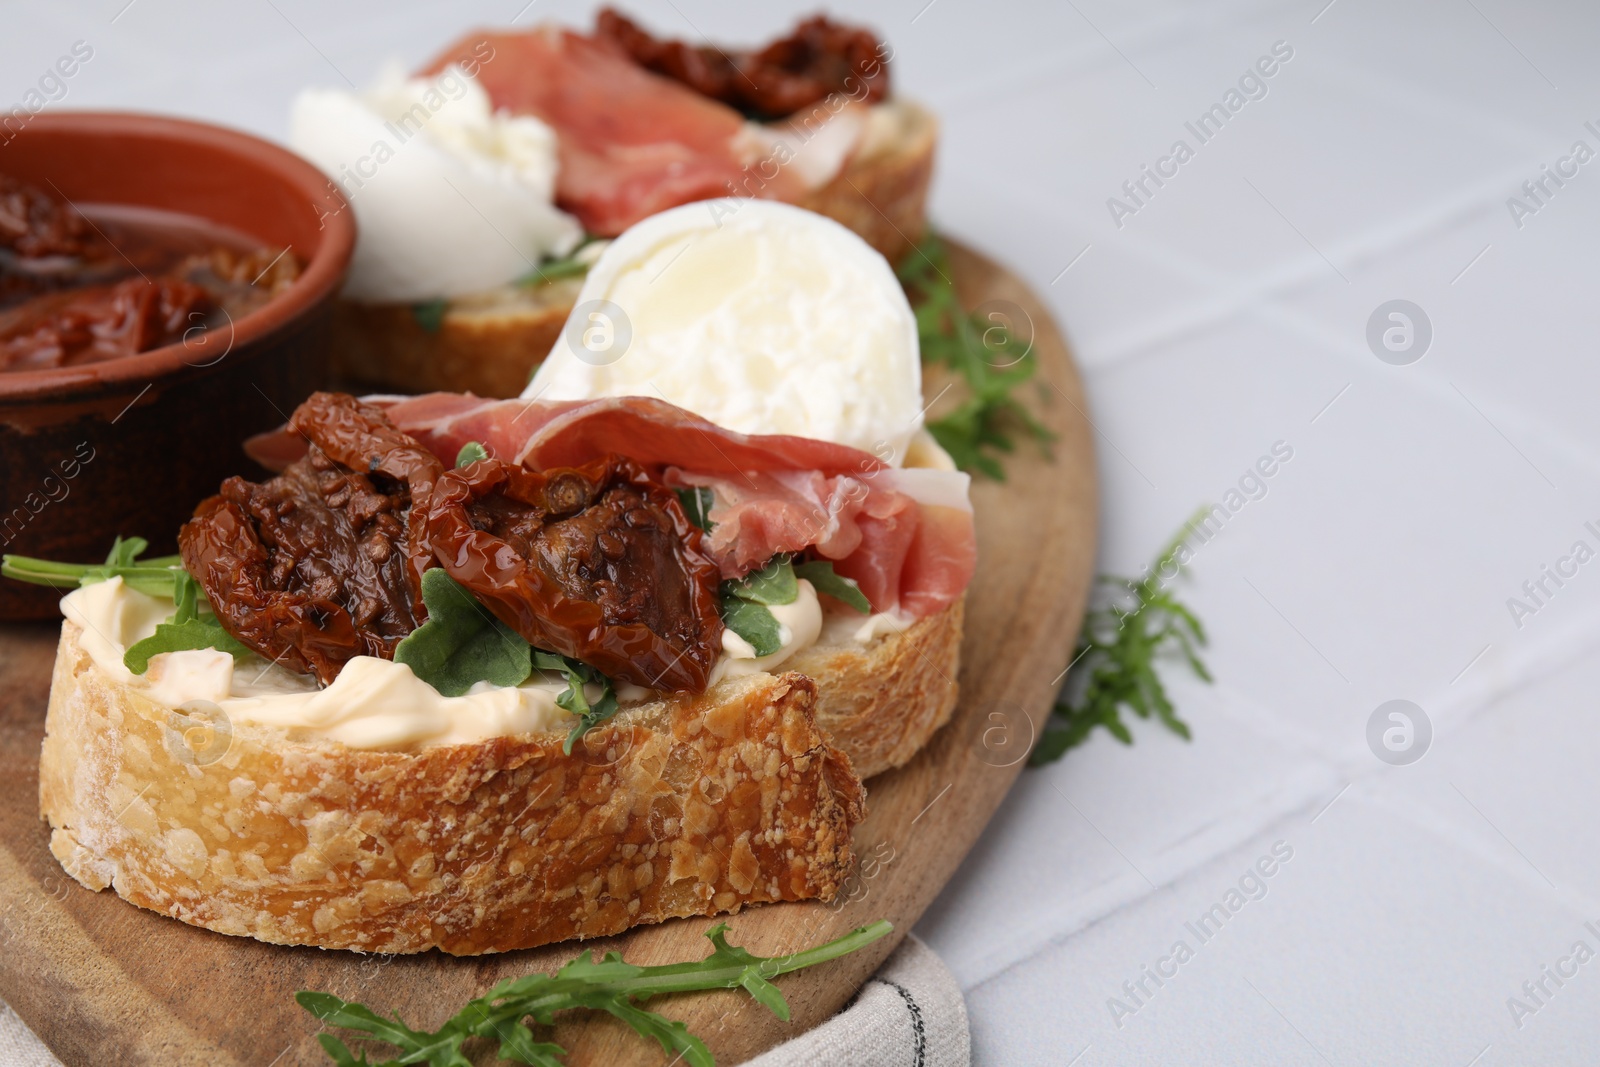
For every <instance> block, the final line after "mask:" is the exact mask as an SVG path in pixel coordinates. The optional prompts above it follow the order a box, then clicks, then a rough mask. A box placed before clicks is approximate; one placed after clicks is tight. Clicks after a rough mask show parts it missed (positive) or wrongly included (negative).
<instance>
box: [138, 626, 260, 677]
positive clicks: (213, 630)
mask: <svg viewBox="0 0 1600 1067" xmlns="http://www.w3.org/2000/svg"><path fill="white" fill-rule="evenodd" d="M197 648H214V649H216V650H217V651H218V652H227V653H229V654H230V655H232V656H233V658H234V659H241V658H243V657H245V656H248V655H249V654H250V651H251V650H250V649H249V648H248V647H246V646H245V645H243V644H241V643H240V642H239V640H238V639H237V638H235V637H234V636H233V635H232V634H230V633H229V632H228V631H226V630H224V629H223V628H222V623H220V622H218V621H217V617H216V616H215V615H198V616H196V617H194V618H191V619H188V620H186V621H184V622H163V623H157V624H156V632H155V633H153V634H151V635H150V636H149V637H146V638H145V639H144V640H142V641H135V642H134V643H133V644H132V645H131V646H129V648H128V650H127V651H126V652H124V653H123V654H122V662H123V663H125V664H127V667H128V669H129V670H130V671H132V672H133V673H134V674H143V673H144V672H145V671H147V670H149V669H150V657H152V656H157V655H160V654H161V653H163V652H184V651H188V650H190V649H197Z"/></svg>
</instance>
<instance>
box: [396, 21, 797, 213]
mask: <svg viewBox="0 0 1600 1067" xmlns="http://www.w3.org/2000/svg"><path fill="white" fill-rule="evenodd" d="M485 42H487V44H488V46H489V47H490V48H492V49H493V52H492V56H491V58H490V59H489V60H487V61H483V60H482V59H481V58H480V57H481V54H482V53H481V51H480V49H481V48H482V45H483V44H484V43H485ZM469 62H470V63H471V64H472V68H470V69H476V71H477V74H476V78H477V81H478V83H479V84H480V85H482V86H483V88H484V91H485V92H487V93H488V95H489V100H490V102H491V103H492V104H493V105H494V107H495V108H496V109H497V110H498V109H504V110H507V111H510V112H512V113H513V114H519V115H533V116H536V117H537V118H539V119H541V120H543V121H544V122H545V123H546V124H547V125H549V126H550V127H551V129H553V130H555V132H556V136H557V138H558V140H559V142H560V149H559V160H560V168H559V171H558V173H557V178H556V203H557V204H558V205H559V206H560V207H562V208H563V209H565V210H567V211H570V212H571V213H572V214H574V215H576V216H577V217H578V219H579V221H581V222H582V223H583V227H584V229H585V230H587V231H588V232H589V233H592V234H599V235H601V236H604V237H614V236H616V235H617V234H619V233H621V232H622V231H623V230H625V229H627V228H628V227H629V226H631V225H632V224H633V223H635V222H637V221H639V220H640V219H642V218H645V217H646V216H648V215H653V214H655V213H656V212H658V211H664V210H666V209H667V208H669V207H676V206H677V205H679V204H687V203H689V202H690V201H693V200H705V199H709V198H711V197H718V196H727V195H728V194H729V192H730V191H735V190H737V191H739V192H741V193H743V194H745V195H750V194H752V193H753V194H754V195H758V196H767V197H776V198H779V199H793V198H794V197H795V196H796V195H797V194H798V192H799V191H800V190H799V188H798V184H799V178H798V176H797V175H794V174H790V173H786V172H785V171H784V170H783V168H780V167H773V168H771V170H772V173H771V174H770V175H769V174H768V173H767V172H766V170H762V171H761V178H762V180H761V182H760V183H759V186H758V187H756V188H747V186H750V185H751V183H750V182H749V180H748V174H747V168H750V167H752V166H759V165H760V163H761V158H760V157H761V156H762V155H763V153H764V151H765V148H764V146H763V143H762V139H761V138H759V137H757V136H754V135H752V133H751V131H750V130H749V128H748V127H747V125H746V123H745V121H744V118H743V116H741V115H740V114H739V112H737V111H735V110H734V109H733V108H731V107H729V106H728V105H726V104H723V103H720V102H718V101H716V100H712V99H710V98H708V97H706V96H702V95H701V94H700V93H697V92H695V91H694V90H693V89H690V88H688V87H686V86H684V85H682V84H680V83H678V82H676V81H673V80H671V79H669V78H665V77H662V76H661V75H658V74H654V73H652V72H650V71H648V70H645V69H644V68H643V67H641V66H639V65H638V64H636V63H635V62H634V61H633V60H632V59H630V58H629V57H628V55H627V54H626V53H625V52H624V51H623V50H622V49H621V48H620V46H618V45H616V44H614V43H611V42H609V41H602V40H598V39H596V38H593V37H587V36H584V35H583V34H579V33H573V32H572V31H570V30H563V29H560V28H558V27H555V26H543V27H539V28H537V29H534V30H530V31H526V32H522V33H491V34H476V33H475V34H470V35H468V36H467V37H464V38H462V39H461V40H460V41H457V42H456V43H455V44H453V45H451V46H450V47H449V48H446V49H445V50H444V51H443V52H441V53H440V54H439V55H438V56H437V57H436V58H435V59H434V60H433V61H432V62H431V63H429V64H428V66H427V67H426V68H425V69H424V70H423V71H422V72H421V73H423V74H437V73H439V72H440V71H442V70H443V69H444V68H445V67H447V66H449V65H450V64H452V63H460V64H463V65H465V64H468V63H469Z"/></svg>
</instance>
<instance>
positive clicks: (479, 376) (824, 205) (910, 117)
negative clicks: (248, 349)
mask: <svg viewBox="0 0 1600 1067" xmlns="http://www.w3.org/2000/svg"><path fill="white" fill-rule="evenodd" d="M893 107H894V111H893V113H892V114H893V119H894V122H895V126H894V129H893V131H892V133H891V134H890V135H889V136H887V137H885V138H884V139H883V140H882V141H881V142H880V143H878V144H876V145H871V146H868V149H867V150H864V151H863V152H862V153H860V154H858V155H857V156H856V157H855V158H853V159H852V160H850V162H849V163H848V164H846V166H845V168H844V169H843V170H842V171H841V172H840V173H839V175H838V176H837V177H835V178H834V179H833V180H832V181H831V182H829V183H828V184H827V185H824V186H822V187H820V188H818V189H815V190H812V191H811V193H810V194H809V195H807V196H806V197H805V198H804V199H802V200H801V201H799V205H800V206H801V207H804V208H809V209H810V210H812V211H816V212H818V213H820V214H823V215H827V216H828V217H829V218H832V219H835V220H837V221H838V222H840V223H843V224H844V225H845V226H848V227H849V228H850V229H852V230H854V231H855V232H856V233H858V234H860V235H861V237H862V238H863V239H864V240H865V241H866V242H867V243H868V244H870V245H871V246H872V247H873V248H876V249H877V250H878V251H879V252H881V253H883V255H884V257H885V258H887V259H888V260H889V262H890V263H898V262H900V260H901V258H902V257H904V256H905V255H906V254H907V253H908V252H910V250H911V248H912V246H913V245H915V244H916V243H917V242H918V241H920V240H922V237H923V234H924V233H925V232H926V230H927V202H928V185H929V183H930V182H931V181H932V178H933V156H934V148H935V146H936V144H937V142H938V139H939V124H938V120H937V119H935V118H934V116H933V115H932V114H931V113H930V112H929V111H927V110H926V109H925V108H922V107H920V106H918V105H916V104H914V103H911V102H909V101H897V102H895V104H894V105H893ZM581 287H582V279H579V278H566V279H561V280H559V281H555V282H549V283H544V284H540V285H533V286H505V287H503V288H500V289H496V290H493V291H490V292H487V293H483V294H478V295H475V296H471V297H463V298H460V299H457V300H454V301H451V302H450V303H449V304H447V305H446V307H445V310H444V314H443V317H442V318H441V319H440V321H439V325H438V329H436V330H429V329H425V328H424V327H423V325H422V323H421V322H420V321H419V320H418V318H417V315H416V313H415V312H414V311H413V309H412V307H411V305H409V304H361V303H356V302H354V301H349V300H338V301H335V303H334V315H333V338H334V342H333V353H334V357H333V358H334V370H335V373H336V374H337V375H338V376H339V377H340V378H341V380H343V381H345V382H347V383H349V384H351V385H353V386H369V387H375V388H378V389H382V390H385V391H393V392H402V393H427V392H433V391H436V390H442V391H445V392H457V393H459V392H471V393H477V394H478V395H479V396H491V397H509V396H516V395H518V394H519V393H521V392H522V390H523V388H524V387H525V386H526V385H527V384H528V379H529V378H531V377H532V376H533V372H534V371H535V370H536V369H538V366H539V364H540V363H542V362H543V361H544V357H545V356H547V355H548V354H549V353H550V349H551V348H552V347H554V346H555V343H556V341H557V340H558V339H559V338H560V336H561V327H562V326H563V325H564V324H565V322H566V319H567V314H568V312H570V311H571V310H572V305H573V303H574V301H576V300H577V296H578V290H579V289H580V288H581Z"/></svg>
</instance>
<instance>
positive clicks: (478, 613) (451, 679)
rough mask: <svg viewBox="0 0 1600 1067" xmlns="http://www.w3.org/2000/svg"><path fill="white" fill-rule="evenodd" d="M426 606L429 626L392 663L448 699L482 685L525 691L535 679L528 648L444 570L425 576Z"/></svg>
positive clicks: (412, 636) (415, 633)
mask: <svg viewBox="0 0 1600 1067" xmlns="http://www.w3.org/2000/svg"><path fill="white" fill-rule="evenodd" d="M422 602H423V603H424V604H425V605H427V608H428V621H427V622H425V623H423V624H422V625H421V626H419V627H417V628H416V629H415V630H413V631H411V633H410V634H408V635H407V636H406V637H405V639H404V640H402V641H401V642H400V643H399V644H398V645H396V646H395V649H394V659H395V662H396V663H404V664H405V665H406V666H408V667H410V668H411V670H412V672H413V673H414V674H416V676H417V677H418V678H421V679H422V680H423V681H424V682H427V683H428V684H429V685H431V686H433V687H434V688H435V689H437V690H438V691H439V692H440V693H441V694H443V695H444V696H447V697H456V696H460V695H461V694H463V693H465V692H466V691H467V690H468V689H471V688H472V687H473V685H475V684H476V683H478V682H491V683H493V684H495V685H498V686H513V685H521V684H522V683H523V682H525V681H527V678H528V675H530V674H532V673H533V662H532V659H531V657H530V655H529V651H530V650H529V646H528V642H526V641H524V640H523V639H522V637H521V636H520V635H519V634H518V633H517V632H516V631H515V630H513V629H512V628H511V627H509V626H507V625H506V624H505V623H503V622H501V621H500V620H499V619H497V618H495V616H494V615H493V614H492V613H491V612H490V611H489V609H488V608H486V607H484V606H483V605H482V604H480V603H478V601H477V599H476V598H474V597H473V595H472V594H471V593H469V592H467V590H466V588H465V587H463V586H462V585H461V584H460V583H459V582H457V581H456V580H455V579H454V578H452V577H450V576H449V575H448V574H446V573H445V572H444V571H443V570H442V569H441V568H438V567H435V568H433V569H432V570H430V571H427V572H425V573H424V574H423V575H422Z"/></svg>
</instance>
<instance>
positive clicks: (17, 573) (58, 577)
mask: <svg viewBox="0 0 1600 1067" xmlns="http://www.w3.org/2000/svg"><path fill="white" fill-rule="evenodd" d="M149 547H150V546H149V543H148V542H147V541H145V539H144V538H142V537H129V538H127V539H123V538H121V537H118V538H117V539H116V541H114V542H113V543H112V545H111V551H110V553H108V554H107V556H106V561H105V562H104V563H56V562H54V561H52V560H47V559H35V558H33V557H32V556H13V555H9V554H8V555H5V556H0V574H3V575H4V576H5V577H7V578H14V579H16V580H17V581H19V582H30V583H32V584H34V585H47V586H50V587H51V588H53V589H78V588H81V587H82V586H85V585H93V584H94V583H95V582H103V581H106V580H107V579H109V578H121V579H122V580H123V582H124V583H125V584H126V585H127V586H128V588H130V589H137V590H138V591H139V592H141V593H147V594H149V595H150V596H157V597H166V598H168V599H174V600H175V599H176V598H177V593H176V591H175V588H174V583H175V582H177V581H178V578H177V575H180V574H182V575H184V577H185V578H187V577H188V575H187V574H186V573H185V572H184V570H183V562H182V561H181V560H180V559H179V558H178V557H177V556H158V557H156V558H154V559H147V560H140V559H139V557H140V556H141V555H143V554H144V551H145V549H147V548H149Z"/></svg>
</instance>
